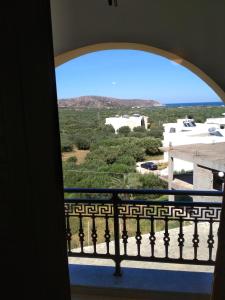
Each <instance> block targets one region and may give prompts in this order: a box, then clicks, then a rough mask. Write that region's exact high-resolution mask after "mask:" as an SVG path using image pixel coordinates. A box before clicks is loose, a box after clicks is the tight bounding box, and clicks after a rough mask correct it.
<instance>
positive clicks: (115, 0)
mask: <svg viewBox="0 0 225 300" xmlns="http://www.w3.org/2000/svg"><path fill="white" fill-rule="evenodd" d="M108 3H109V5H110V6H112V5H114V6H115V7H116V6H118V1H117V0H108Z"/></svg>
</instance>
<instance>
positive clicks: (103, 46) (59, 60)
mask: <svg viewBox="0 0 225 300" xmlns="http://www.w3.org/2000/svg"><path fill="white" fill-rule="evenodd" d="M113 49H129V50H141V51H146V52H150V53H153V54H157V55H160V56H163V57H165V58H168V59H170V60H171V61H174V62H175V63H177V64H180V65H182V66H184V67H186V68H187V69H189V70H190V71H192V72H193V73H194V74H196V75H197V76H198V77H199V78H201V79H202V80H203V81H204V82H205V83H206V84H207V85H208V86H210V87H211V88H212V89H213V90H214V92H215V93H216V94H217V95H218V96H219V97H220V99H221V100H222V101H223V102H225V91H224V90H223V89H222V88H221V87H220V86H219V85H218V84H217V83H216V82H215V81H214V80H212V79H211V78H210V77H209V76H208V75H207V74H206V73H205V72H203V71H202V70H201V69H199V68H198V67H197V66H195V65H194V64H192V63H191V62H189V61H187V60H185V59H184V58H182V57H180V56H178V55H176V54H174V53H172V52H169V51H166V50H163V49H159V48H156V47H152V46H149V45H146V44H137V43H121V42H118V43H98V44H93V45H88V46H84V47H81V48H77V49H74V50H71V51H68V52H65V53H62V54H60V55H58V56H56V57H55V66H56V67H57V66H59V65H61V64H63V63H65V62H67V61H69V60H71V59H73V58H76V57H79V56H81V55H84V54H88V53H91V52H95V51H99V50H113Z"/></svg>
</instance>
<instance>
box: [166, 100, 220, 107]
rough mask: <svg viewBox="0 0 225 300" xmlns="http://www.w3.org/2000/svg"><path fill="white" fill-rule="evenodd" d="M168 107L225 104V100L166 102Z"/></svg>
mask: <svg viewBox="0 0 225 300" xmlns="http://www.w3.org/2000/svg"><path fill="white" fill-rule="evenodd" d="M165 106H166V107H184V106H185V107H186V106H225V104H224V102H220V101H215V102H187V103H186V102H180V103H169V104H165Z"/></svg>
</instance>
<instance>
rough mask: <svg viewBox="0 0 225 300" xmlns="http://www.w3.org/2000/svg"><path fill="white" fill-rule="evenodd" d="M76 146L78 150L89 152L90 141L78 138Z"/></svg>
mask: <svg viewBox="0 0 225 300" xmlns="http://www.w3.org/2000/svg"><path fill="white" fill-rule="evenodd" d="M75 143H76V146H77V149H78V150H89V149H90V141H89V140H88V139H86V138H83V137H78V138H77V139H76V142H75Z"/></svg>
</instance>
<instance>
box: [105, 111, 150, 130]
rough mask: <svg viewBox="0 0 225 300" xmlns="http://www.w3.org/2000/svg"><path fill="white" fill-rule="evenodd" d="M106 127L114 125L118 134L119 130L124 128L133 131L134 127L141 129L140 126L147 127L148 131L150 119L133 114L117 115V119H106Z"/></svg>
mask: <svg viewBox="0 0 225 300" xmlns="http://www.w3.org/2000/svg"><path fill="white" fill-rule="evenodd" d="M105 125H112V126H113V128H114V129H115V132H116V133H117V132H118V129H119V128H121V127H123V126H128V127H129V128H130V129H131V130H133V129H134V127H139V126H143V127H145V129H147V128H148V117H146V116H141V115H139V114H133V115H132V116H128V115H123V116H119V115H116V116H115V117H111V118H106V120H105Z"/></svg>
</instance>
